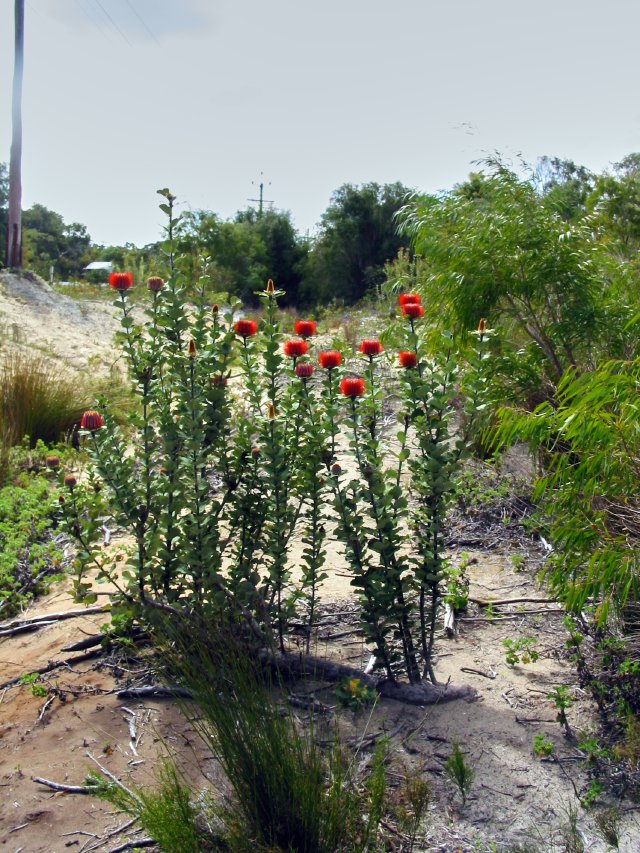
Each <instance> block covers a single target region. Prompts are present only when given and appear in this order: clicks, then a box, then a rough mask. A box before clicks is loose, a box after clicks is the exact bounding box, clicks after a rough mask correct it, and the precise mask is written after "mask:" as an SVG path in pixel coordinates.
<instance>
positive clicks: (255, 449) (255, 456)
mask: <svg viewBox="0 0 640 853" xmlns="http://www.w3.org/2000/svg"><path fill="white" fill-rule="evenodd" d="M260 455H261V454H260V448H259V447H252V448H251V458H252V459H253V460H254V461H255V462H257V461H258V459H260Z"/></svg>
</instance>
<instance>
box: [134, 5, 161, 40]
mask: <svg viewBox="0 0 640 853" xmlns="http://www.w3.org/2000/svg"><path fill="white" fill-rule="evenodd" d="M126 3H127V6H128V7H129V8H130V9H131V11H132V12H133V14H134V15H135V16H136V18H137V19H138V20H139V21H140V23H141V24H142V26H143V27H144V28H145V30H146V31H147V32H148V33H149V35H150V36H151V38H152V39H153V40H154V42H155V43H156V44H157V45H158V46H159V45H160V42H159V41H158V39H157V38H156V34H155V33H154V32H152V31H151V29H149V27H148V26H147V22H146V21H145V20H144V18H143V17H142V15H140V13H139V12H138V10H137V9H136V8H135V6H134V5H133V3H131V2H130V0H126Z"/></svg>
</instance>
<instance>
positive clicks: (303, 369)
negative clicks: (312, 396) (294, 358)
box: [296, 364, 313, 379]
mask: <svg viewBox="0 0 640 853" xmlns="http://www.w3.org/2000/svg"><path fill="white" fill-rule="evenodd" d="M312 375H313V365H312V364H296V376H297V377H298V379H309V378H310V377H311V376H312Z"/></svg>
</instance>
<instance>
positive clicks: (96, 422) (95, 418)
mask: <svg viewBox="0 0 640 853" xmlns="http://www.w3.org/2000/svg"><path fill="white" fill-rule="evenodd" d="M102 426H104V422H103V420H102V415H101V414H100V413H99V412H93V411H88V412H85V413H84V414H83V416H82V418H81V419H80V429H88V430H94V429H100V428H101V427H102Z"/></svg>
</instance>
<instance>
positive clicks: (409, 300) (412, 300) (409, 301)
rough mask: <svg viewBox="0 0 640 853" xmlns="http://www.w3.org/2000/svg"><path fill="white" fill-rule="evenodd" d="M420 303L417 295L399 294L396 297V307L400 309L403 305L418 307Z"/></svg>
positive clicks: (420, 300)
mask: <svg viewBox="0 0 640 853" xmlns="http://www.w3.org/2000/svg"><path fill="white" fill-rule="evenodd" d="M421 302H422V299H421V298H420V294H419V293H401V294H400V296H399V297H398V305H399V306H400V307H401V308H402V306H403V305H420V303H421Z"/></svg>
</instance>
